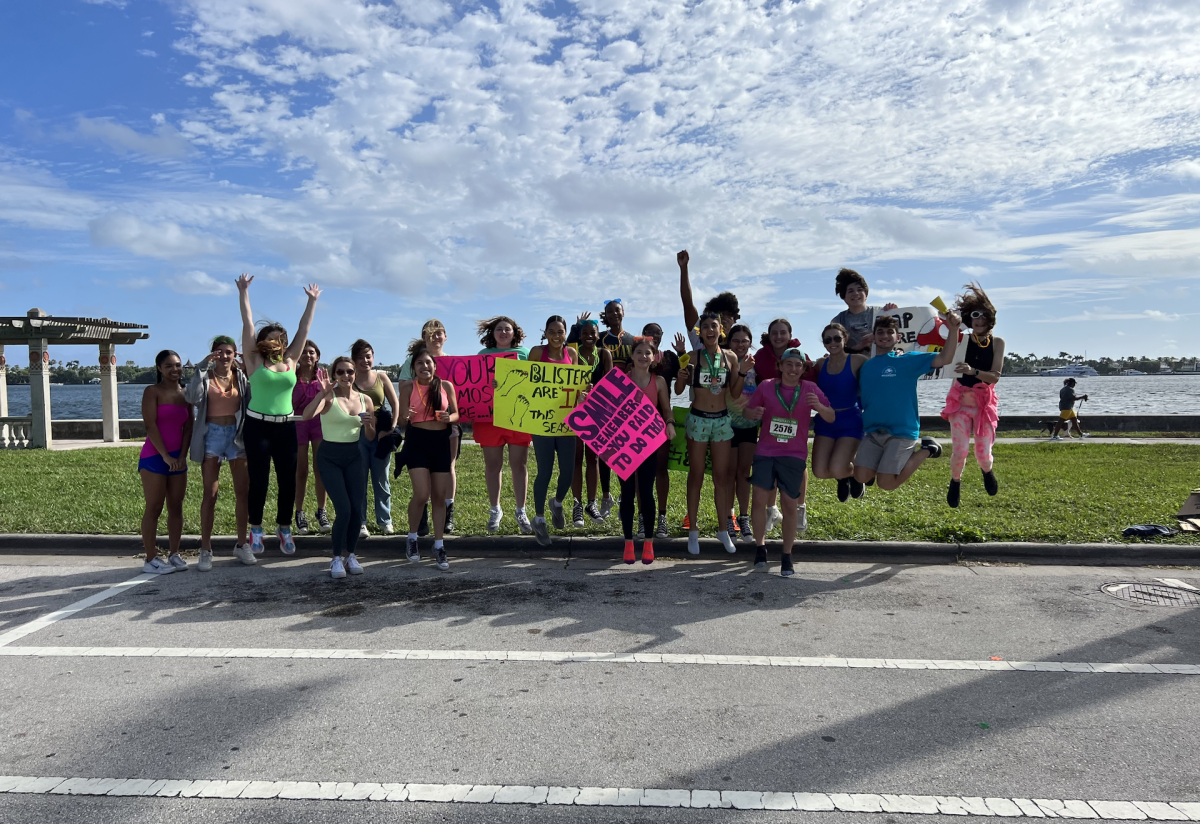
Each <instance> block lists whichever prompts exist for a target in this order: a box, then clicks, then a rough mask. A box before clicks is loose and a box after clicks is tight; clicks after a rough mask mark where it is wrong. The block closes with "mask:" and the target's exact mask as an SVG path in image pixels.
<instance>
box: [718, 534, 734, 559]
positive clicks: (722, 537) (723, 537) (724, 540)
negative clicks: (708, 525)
mask: <svg viewBox="0 0 1200 824" xmlns="http://www.w3.org/2000/svg"><path fill="white" fill-rule="evenodd" d="M717 540H718V541H720V542H721V546H723V547H725V551H726V552H728V553H729V554H730V555H732V554H734V553H735V552H737V547H736V546H734V545H733V539H732V538H730V537H729V533H728V532H726V531H724V530H722V531H720V532H718V533H717Z"/></svg>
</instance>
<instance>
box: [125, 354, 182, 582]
mask: <svg viewBox="0 0 1200 824" xmlns="http://www.w3.org/2000/svg"><path fill="white" fill-rule="evenodd" d="M154 371H155V382H154V383H153V384H151V385H150V386H147V387H146V391H145V392H143V393H142V423H143V424H144V425H145V427H146V442H145V443H144V444H142V451H141V454H140V455H139V456H138V474H139V475H141V477H142V492H143V493H144V494H145V496H146V508H145V510H144V511H143V512H142V548H143V549H145V550H146V562H145V563H144V564H142V572H149V573H151V574H154V575H167V574H169V573H172V572H174V571H175V570H177V569H187V566H188V565H187V561H185V560H183V558H182V557H180V555H179V540H180V537H181V536H182V535H183V498H184V496H185V495H186V494H187V457H186V456H185V455H184V450H186V449H187V448H188V446H189V445H190V444H191V441H192V426H193V417H192V405H191V404H190V403H188V399H187V398H186V397H184V394H183V388H182V387H181V386H180V385H179V382H180V380H181V379H182V378H183V361H181V360H180V359H179V355H177V354H176V353H175V352H173V351H171V350H170V349H164V350H162V351H161V352H159V353H158V355H157V356H155V358H154ZM164 503H166V506H167V540H168V545H169V547H170V553H169V554H168V555H167V560H166V561H163V559H162V558H159V557H158V519H159V517H160V516H161V515H162V511H163V504H164Z"/></svg>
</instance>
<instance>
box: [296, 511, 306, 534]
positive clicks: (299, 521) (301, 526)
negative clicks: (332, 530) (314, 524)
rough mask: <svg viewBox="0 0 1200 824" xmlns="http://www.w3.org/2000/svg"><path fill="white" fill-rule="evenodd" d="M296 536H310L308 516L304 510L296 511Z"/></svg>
mask: <svg viewBox="0 0 1200 824" xmlns="http://www.w3.org/2000/svg"><path fill="white" fill-rule="evenodd" d="M296 534H297V535H307V534H308V516H307V515H305V514H304V510H303V509H297V510H296Z"/></svg>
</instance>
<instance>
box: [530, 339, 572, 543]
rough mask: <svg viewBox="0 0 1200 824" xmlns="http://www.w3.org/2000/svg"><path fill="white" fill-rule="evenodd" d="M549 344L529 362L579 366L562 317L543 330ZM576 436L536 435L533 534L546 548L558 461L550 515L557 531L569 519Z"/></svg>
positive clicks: (537, 350)
mask: <svg viewBox="0 0 1200 824" xmlns="http://www.w3.org/2000/svg"><path fill="white" fill-rule="evenodd" d="M542 339H543V340H544V341H546V342H545V343H544V344H539V345H538V346H535V347H533V349H531V350H529V360H530V361H538V362H541V363H569V364H578V363H579V361H578V358H577V356H576V353H575V350H573V349H570V348H569V347H568V346H567V322H566V321H565V320H563V319H562V318H561V317H560V316H558V315H551V316H550V317H549V318H547V319H546V327H545V329H544V330H543V331H542ZM575 440H576V438H575V435H574V433H570V434H567V435H534V436H533V457H534V459H535V460H536V461H537V475H536V476H535V477H534V479H533V507H534V509H533V511H534V518H533V534H534V535H535V536H536V537H537V542H538V543H539V544H541V545H542V546H549V545H550V543H551V540H550V530H549V528H548V527H547V526H546V496H547V494H549V492H550V476H551V475H553V474H554V461H555V459H556V458H557V459H558V487H557V489H556V494H555V496H554V499H553V500H551V501H550V513H551V518H552V520H553V523H554V528H555V529H565V528H566V526H567V519H566V516H565V514H564V513H563V504H562V502H563V499H564V498H565V497H566V495H567V492H569V491H570V490H571V478H572V475H573V474H574V469H575Z"/></svg>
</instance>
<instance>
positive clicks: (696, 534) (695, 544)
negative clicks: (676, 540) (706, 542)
mask: <svg viewBox="0 0 1200 824" xmlns="http://www.w3.org/2000/svg"><path fill="white" fill-rule="evenodd" d="M688 552H690V553H692V554H693V555H699V554H700V530H698V529H693V530H691V531H689V532H688Z"/></svg>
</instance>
